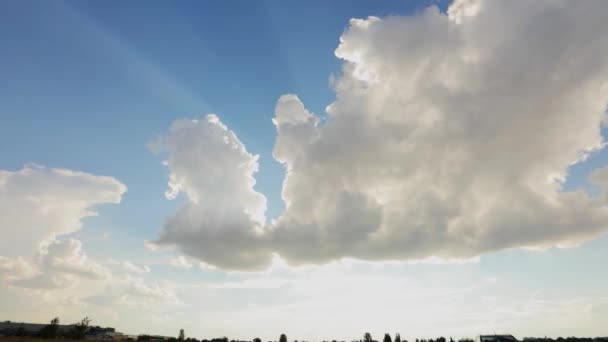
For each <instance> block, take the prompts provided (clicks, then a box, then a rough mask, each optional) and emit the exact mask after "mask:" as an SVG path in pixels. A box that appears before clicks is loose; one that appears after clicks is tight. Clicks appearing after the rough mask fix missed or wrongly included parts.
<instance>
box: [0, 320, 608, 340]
mask: <svg viewBox="0 0 608 342" xmlns="http://www.w3.org/2000/svg"><path fill="white" fill-rule="evenodd" d="M91 322H92V320H91V319H89V318H88V317H85V318H83V319H82V320H81V321H80V322H78V323H75V324H72V325H63V326H61V325H59V318H58V317H55V318H53V319H52V320H51V321H50V323H49V324H47V325H45V326H43V327H42V328H41V329H40V330H39V331H37V332H32V331H31V330H30V331H28V330H26V329H25V328H24V327H23V324H22V325H21V326H19V327H18V328H17V329H15V330H11V331H0V336H2V335H4V336H16V337H37V338H42V339H71V340H81V339H84V338H91V336H95V335H96V334H97V333H103V332H108V331H109V332H112V333H113V332H115V330H114V328H102V327H99V326H91V325H90V324H91ZM122 340H126V341H137V342H161V341H162V342H262V340H261V339H260V338H259V337H256V338H253V339H252V340H233V339H229V338H228V337H217V338H212V339H207V338H204V339H200V340H199V339H196V338H193V337H186V334H185V332H184V329H180V330H179V334H178V336H177V337H166V336H158V335H147V334H142V335H139V336H137V337H136V338H134V337H127V336H124V337H123V338H122ZM523 341H524V342H608V337H595V338H591V337H558V338H555V339H553V338H548V337H542V338H536V337H525V338H524V339H523ZM268 342H277V341H268ZM278 342H289V341H288V339H287V335H285V334H281V335H280V336H279V340H278ZM293 342H308V341H306V340H300V341H298V340H293ZM323 342H346V341H345V340H323ZM350 342H380V341H378V340H375V339H374V338H373V337H372V335H371V334H370V333H369V332H366V333H364V334H363V336H362V338H361V339H353V340H351V341H350ZM382 342H409V341H408V340H406V339H401V335H400V334H399V333H397V334H395V337H394V339H393V337H391V335H390V334H384V337H383V339H382ZM411 342H475V340H473V339H471V338H460V339H458V340H457V341H456V340H454V339H453V338H451V337H450V338H448V339H446V338H445V337H437V338H434V339H433V338H429V339H415V340H413V341H411Z"/></svg>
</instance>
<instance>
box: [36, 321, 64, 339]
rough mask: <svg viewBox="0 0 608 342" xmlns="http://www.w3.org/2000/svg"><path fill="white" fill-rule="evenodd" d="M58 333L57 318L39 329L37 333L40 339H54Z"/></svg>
mask: <svg viewBox="0 0 608 342" xmlns="http://www.w3.org/2000/svg"><path fill="white" fill-rule="evenodd" d="M58 331H59V317H55V318H53V319H52V320H51V323H50V324H48V325H45V326H44V328H42V329H40V332H39V333H38V334H39V335H40V337H42V338H56V337H57V332H58Z"/></svg>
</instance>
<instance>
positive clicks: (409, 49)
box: [159, 0, 608, 268]
mask: <svg viewBox="0 0 608 342" xmlns="http://www.w3.org/2000/svg"><path fill="white" fill-rule="evenodd" d="M607 10H608V3H606V2H605V1H599V0H598V1H591V0H590V1H578V2H566V1H534V2H529V1H508V2H505V1H499V0H486V1H481V0H480V1H475V0H473V1H471V0H469V1H456V2H455V3H454V4H452V5H451V6H450V8H449V10H448V11H447V13H440V11H439V10H438V9H436V8H435V7H431V8H428V9H427V10H425V11H422V12H421V13H419V14H416V15H413V16H407V17H400V16H393V17H386V18H376V17H370V18H367V19H353V20H351V22H350V25H349V27H348V29H347V30H346V31H345V32H344V34H343V35H342V37H340V45H339V46H338V48H337V49H336V56H337V57H339V58H340V59H342V60H343V68H342V72H341V75H340V76H339V77H337V78H336V79H335V81H334V89H335V92H336V100H335V102H333V103H332V104H331V105H329V106H328V107H327V109H326V112H327V113H326V114H327V116H328V119H327V120H324V122H323V123H320V121H319V120H318V118H317V116H316V115H314V114H312V113H310V112H309V111H307V110H306V108H305V106H304V105H303V104H302V103H301V102H300V100H299V99H298V98H297V96H295V95H286V96H283V97H281V98H280V99H279V101H278V103H277V107H276V117H275V119H274V123H275V125H276V127H277V141H276V145H275V148H274V156H275V158H276V159H277V160H278V161H279V162H281V163H283V164H284V165H285V168H286V178H285V180H284V183H283V192H282V196H283V199H284V201H285V204H286V210H285V211H284V212H283V213H282V214H281V216H280V217H279V218H278V220H276V222H272V223H270V224H264V220H263V216H262V218H260V213H263V209H264V208H265V200H264V197H263V196H262V195H261V194H259V193H257V192H255V191H254V190H253V184H254V179H253V174H254V172H255V171H256V170H257V159H256V157H254V156H252V155H250V154H249V153H248V152H247V151H246V150H245V148H244V146H243V145H242V144H241V143H240V142H238V139H237V138H236V136H235V135H234V133H232V132H230V131H229V130H228V129H227V128H226V127H225V126H223V125H222V124H221V123H220V122H219V119H218V118H217V117H215V116H212V117H207V118H206V120H204V121H203V120H201V121H178V122H176V123H175V124H174V126H173V128H172V129H171V131H170V133H169V134H168V138H167V140H166V141H165V143H164V146H165V147H166V149H167V150H168V152H169V153H168V154H169V160H168V163H167V165H168V167H169V169H170V171H171V176H170V186H171V189H172V191H171V192H170V193H171V194H173V193H175V192H176V191H178V190H179V191H184V192H186V193H187V197H188V198H187V200H186V202H185V204H184V205H183V206H182V207H181V208H180V209H179V211H178V212H177V213H176V214H175V216H173V217H172V218H171V219H169V220H168V222H167V224H166V225H165V227H164V229H163V232H162V235H161V237H160V240H159V242H160V243H165V244H170V245H176V246H178V247H179V248H180V249H181V251H182V252H184V253H185V254H187V255H189V256H192V257H196V258H199V259H201V260H203V261H205V262H208V263H211V264H215V265H218V266H221V267H226V268H255V267H262V266H264V265H266V264H267V263H268V262H269V260H270V258H271V255H272V253H278V254H280V255H281V256H282V257H283V258H285V259H287V260H288V261H289V262H291V263H296V264H297V263H310V262H315V263H316V262H326V261H328V260H332V259H339V258H343V257H354V258H361V259H369V260H378V259H383V260H384V259H419V258H426V257H430V256H436V257H444V258H468V257H471V256H475V255H479V254H481V253H484V252H488V251H494V250H500V249H506V248H514V247H549V246H555V245H562V246H565V245H574V244H578V243H580V242H583V241H586V240H588V239H591V238H593V237H596V236H598V235H600V234H602V233H604V232H606V231H607V230H608V209H607V208H606V206H605V205H606V201H605V196H595V197H591V196H590V195H588V194H586V193H584V192H563V191H562V190H561V187H562V184H563V182H564V180H565V179H566V178H567V170H568V168H569V166H570V165H572V164H573V163H576V162H580V161H582V160H584V159H585V158H586V156H587V155H588V154H589V153H591V152H593V151H595V150H598V149H601V148H602V147H603V143H604V142H603V139H602V135H601V131H600V130H601V126H602V123H603V121H604V120H605V110H606V105H607V102H608V58H606V57H607V56H608V23H606V21H605V20H604V18H603V13H605V12H606V11H607ZM190 126H192V127H190ZM176 127H177V128H176ZM183 127H186V128H183ZM603 173H605V172H604V171H597V172H596V173H594V176H592V179H591V181H593V182H595V183H596V184H597V185H598V186H599V188H601V189H605V182H604V181H603V179H604V178H605V177H603Z"/></svg>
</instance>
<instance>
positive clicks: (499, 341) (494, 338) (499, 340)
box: [479, 335, 518, 342]
mask: <svg viewBox="0 0 608 342" xmlns="http://www.w3.org/2000/svg"><path fill="white" fill-rule="evenodd" d="M479 342H518V341H517V339H516V338H515V337H513V335H479Z"/></svg>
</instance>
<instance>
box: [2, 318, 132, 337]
mask: <svg viewBox="0 0 608 342" xmlns="http://www.w3.org/2000/svg"><path fill="white" fill-rule="evenodd" d="M47 325H48V323H45V324H40V323H24V322H11V321H4V322H0V337H2V336H15V335H17V334H18V333H25V334H26V335H28V336H36V335H37V334H38V333H39V332H40V330H41V329H42V328H44V327H45V326H47ZM73 327H74V325H73V324H67V325H66V324H60V325H59V329H58V331H57V332H58V333H59V334H65V333H67V332H68V331H70V330H71V329H72V328H73ZM123 336H124V335H123V334H122V333H120V332H117V331H116V329H114V328H102V327H97V326H93V327H89V328H88V329H87V331H86V333H85V338H86V339H88V340H120V339H122V338H123Z"/></svg>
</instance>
